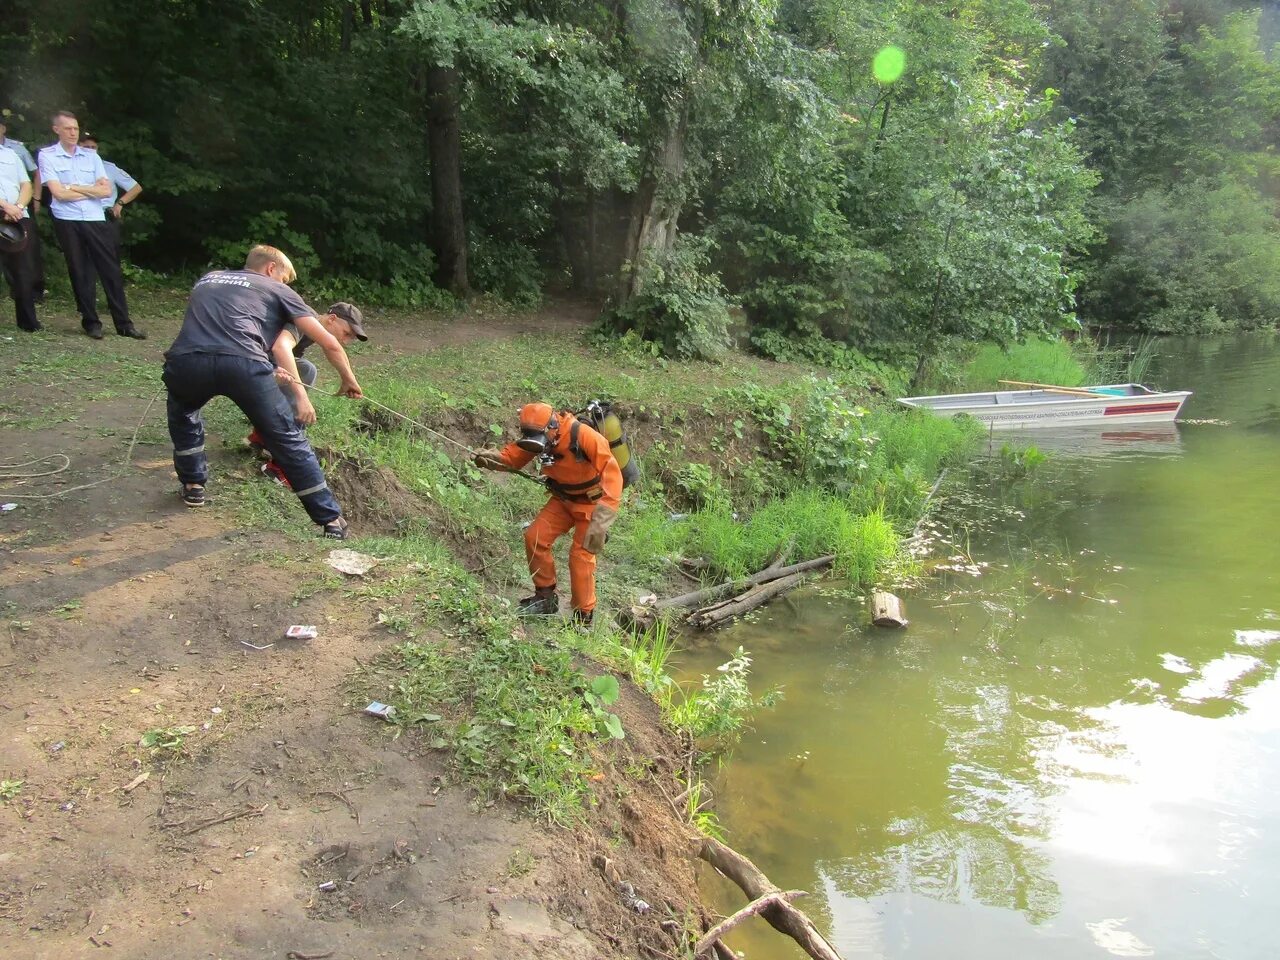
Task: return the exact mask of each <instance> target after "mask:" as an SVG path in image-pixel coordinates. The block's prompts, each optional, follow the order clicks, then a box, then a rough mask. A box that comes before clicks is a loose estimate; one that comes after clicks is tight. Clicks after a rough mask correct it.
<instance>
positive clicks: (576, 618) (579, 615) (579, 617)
mask: <svg viewBox="0 0 1280 960" xmlns="http://www.w3.org/2000/svg"><path fill="white" fill-rule="evenodd" d="M595 615H596V612H595V611H594V610H575V611H573V624H574V626H576V627H584V628H588V629H589V628H590V627H591V621H592V620H593V619H594V618H595Z"/></svg>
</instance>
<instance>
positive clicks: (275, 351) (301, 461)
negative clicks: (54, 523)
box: [164, 245, 362, 540]
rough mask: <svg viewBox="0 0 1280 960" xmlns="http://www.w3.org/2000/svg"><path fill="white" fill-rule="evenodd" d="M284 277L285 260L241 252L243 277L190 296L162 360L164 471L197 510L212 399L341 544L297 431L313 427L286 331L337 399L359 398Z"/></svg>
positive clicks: (336, 511) (326, 495)
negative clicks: (167, 444)
mask: <svg viewBox="0 0 1280 960" xmlns="http://www.w3.org/2000/svg"><path fill="white" fill-rule="evenodd" d="M294 276H295V274H294V270H293V265H292V264H291V263H290V262H289V258H288V257H286V256H285V255H284V254H283V253H281V252H280V251H279V250H277V249H276V248H275V247H268V246H265V245H263V246H257V247H254V248H253V249H252V250H250V251H249V256H248V258H247V259H246V261H245V265H244V269H243V270H215V271H213V272H212V273H208V274H205V275H204V276H203V277H201V278H200V280H199V281H198V282H197V283H196V285H195V287H194V288H192V291H191V299H190V300H189V302H188V304H187V313H186V316H185V317H184V318H183V321H182V329H181V330H180V331H179V332H178V339H176V340H175V341H174V342H173V346H171V347H170V348H169V349H168V351H166V353H165V364H164V383H165V386H166V387H167V388H168V391H169V435H170V437H171V438H172V439H173V465H174V469H175V470H176V471H177V473H178V479H179V480H181V481H182V485H183V489H182V498H183V500H184V501H185V502H186V503H187V505H188V506H192V507H198V506H203V505H204V483H205V480H206V479H207V478H208V463H207V461H206V459H205V455H204V420H203V419H202V417H201V415H200V411H201V408H203V407H204V405H205V404H206V403H208V402H209V401H210V400H211V399H213V398H214V397H216V396H223V397H227V398H229V399H230V400H231V401H232V402H233V403H235V405H236V406H238V407H239V408H240V409H241V411H243V413H244V415H245V416H246V417H248V418H249V422H250V423H252V424H253V426H254V429H255V430H256V431H257V432H258V433H259V434H261V436H262V437H263V438H264V440H265V441H266V445H267V447H268V449H270V450H271V452H272V455H273V456H274V458H275V461H276V463H278V464H279V466H280V468H281V470H282V471H283V472H284V474H285V476H286V477H287V478H288V480H289V484H290V486H291V487H292V488H293V491H294V493H295V494H296V495H297V497H298V499H299V500H300V501H301V502H302V506H303V508H304V509H306V511H307V514H308V515H309V516H310V517H311V519H312V520H313V521H314V522H315V523H317V524H320V526H321V527H322V528H323V531H324V535H325V536H326V537H331V538H333V539H335V540H345V539H346V536H347V522H346V520H344V519H343V517H342V508H341V507H339V506H338V501H337V500H336V499H335V498H334V496H333V493H332V492H330V490H329V486H328V484H327V483H326V482H325V478H324V472H323V471H322V470H321V469H320V463H319V461H318V460H317V459H316V455H315V452H314V451H313V450H312V449H311V444H309V443H308V442H307V438H306V434H305V433H303V431H302V429H301V427H302V426H307V425H309V424H312V423H315V420H316V412H315V408H314V407H313V406H312V405H311V401H310V399H309V398H308V397H307V392H306V388H305V387H303V386H302V385H301V382H300V378H299V377H298V368H297V365H296V363H295V361H294V357H293V352H292V350H291V349H290V347H291V346H292V340H291V339H290V338H281V336H280V332H281V331H282V330H283V329H285V327H286V326H287V325H289V324H292V325H293V326H294V327H296V328H297V330H298V331H299V332H300V333H301V334H302V335H304V336H307V337H310V338H311V339H312V340H313V341H315V343H316V345H317V346H318V347H320V349H321V350H323V351H324V353H325V356H326V357H327V358H328V360H329V362H330V363H331V364H333V366H334V368H335V369H336V370H337V371H338V373H339V375H340V376H341V377H342V385H341V387H340V388H339V390H338V393H339V395H340V396H347V397H360V396H361V395H362V394H361V391H360V384H359V383H357V382H356V378H355V375H354V374H353V373H352V372H351V364H350V363H349V362H348V361H347V355H346V351H344V350H343V349H342V345H341V344H340V343H339V342H338V341H337V340H336V339H334V337H333V336H332V335H331V334H329V333H328V332H327V331H326V330H325V329H324V327H323V326H321V324H320V321H318V320H317V319H316V317H315V315H314V312H313V311H312V310H311V308H310V307H308V306H307V305H306V304H305V303H304V302H303V301H302V298H301V297H299V296H298V295H297V294H296V293H294V291H293V290H291V289H290V288H289V287H288V285H287V284H288V283H289V282H290V281H292V280H293V279H294ZM277 371H282V372H283V373H285V374H288V376H289V377H290V378H291V381H290V382H291V384H292V386H293V389H294V396H295V403H296V410H294V409H290V406H289V403H288V402H287V401H286V400H285V398H284V397H283V396H282V395H281V393H280V391H279V389H277V387H276V380H277Z"/></svg>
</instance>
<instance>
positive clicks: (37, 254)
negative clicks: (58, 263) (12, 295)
mask: <svg viewBox="0 0 1280 960" xmlns="http://www.w3.org/2000/svg"><path fill="white" fill-rule="evenodd" d="M34 207H35V205H34V204H32V205H30V206H28V207H27V215H28V216H29V217H30V218H31V238H30V240H29V245H30V247H31V263H32V269H33V270H34V271H35V276H34V277H33V278H32V280H31V286H32V289H34V290H35V292H36V299H37V300H41V301H43V300H44V294H45V290H46V287H45V284H44V241H42V240H41V239H40V230H39V229H38V227H39V224H37V223H36V212H35V209H34Z"/></svg>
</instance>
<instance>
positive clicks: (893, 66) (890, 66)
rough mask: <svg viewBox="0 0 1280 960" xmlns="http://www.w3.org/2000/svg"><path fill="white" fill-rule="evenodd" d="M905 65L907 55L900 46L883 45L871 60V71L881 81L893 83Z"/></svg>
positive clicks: (900, 74)
mask: <svg viewBox="0 0 1280 960" xmlns="http://www.w3.org/2000/svg"><path fill="white" fill-rule="evenodd" d="M906 65H907V55H906V53H904V52H903V50H902V48H901V47H893V46H889V47H884V48H882V49H881V50H880V52H879V53H877V54H876V58H875V60H873V61H871V72H872V74H874V75H875V78H876V79H877V80H879V81H880V82H881V83H893V81H895V80H897V79H898V78H899V77H900V76H902V71H903V68H905V67H906Z"/></svg>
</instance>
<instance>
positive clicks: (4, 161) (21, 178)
mask: <svg viewBox="0 0 1280 960" xmlns="http://www.w3.org/2000/svg"><path fill="white" fill-rule="evenodd" d="M30 202H31V177H30V176H29V175H28V174H27V168H26V165H25V164H24V163H23V162H22V158H21V157H19V156H18V154H17V153H16V152H15V151H13V150H12V149H10V148H9V147H6V146H0V223H2V224H3V227H4V228H5V229H4V231H3V235H0V265H2V266H3V268H4V275H5V279H6V280H8V281H9V290H10V292H11V293H12V294H13V308H14V315H15V316H16V318H17V321H18V329H19V330H27V331H35V330H39V329H40V321H39V320H37V319H36V303H35V266H34V263H33V262H32V258H31V234H33V233H34V232H35V230H34V225H33V224H32V223H31V218H30V216H29V215H28V214H27V205H28V204H29V203H30Z"/></svg>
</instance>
